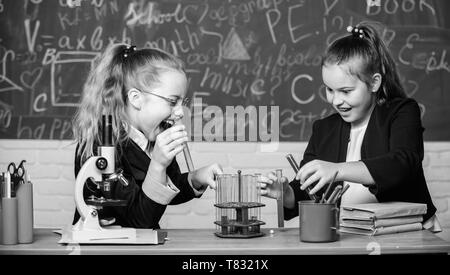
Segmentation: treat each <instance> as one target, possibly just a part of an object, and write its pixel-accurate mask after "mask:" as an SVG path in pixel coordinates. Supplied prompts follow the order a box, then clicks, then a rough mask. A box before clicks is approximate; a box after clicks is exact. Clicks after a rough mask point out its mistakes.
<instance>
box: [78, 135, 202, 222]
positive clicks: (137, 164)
mask: <svg viewBox="0 0 450 275" xmlns="http://www.w3.org/2000/svg"><path fill="white" fill-rule="evenodd" d="M119 148H120V147H119ZM77 150H78V146H77ZM118 151H119V153H118V154H117V155H120V158H118V157H117V156H116V167H117V168H122V169H123V175H124V176H125V178H126V179H127V180H128V181H129V185H128V186H127V187H124V186H122V185H121V184H115V186H114V188H113V189H112V190H111V191H112V194H114V199H122V200H126V201H127V202H128V204H127V206H124V207H104V208H103V209H102V211H100V212H99V216H100V218H110V217H113V218H115V219H116V222H115V223H114V224H115V225H121V226H124V227H134V228H154V229H158V228H160V227H159V224H158V223H159V220H160V219H161V217H162V215H163V213H164V211H165V210H166V207H167V206H166V205H162V204H159V203H157V202H155V201H153V200H151V199H150V198H149V197H147V195H145V193H144V192H143V191H142V188H141V187H142V183H143V181H144V179H145V176H146V175H147V170H148V166H149V164H150V161H151V160H150V158H149V157H148V155H147V154H146V153H145V152H144V151H142V149H141V148H139V146H138V145H137V144H136V143H135V142H134V141H132V140H131V139H127V140H126V141H125V142H123V144H122V149H121V150H118ZM120 152H122V153H120ZM80 169H81V165H80V157H77V156H75V176H76V175H77V174H78V172H79V171H80ZM166 172H167V175H168V177H169V178H170V179H171V180H172V183H173V184H174V185H175V186H176V187H177V188H178V189H180V192H179V193H178V194H177V195H176V196H175V197H174V198H173V199H172V201H171V202H170V203H169V204H170V205H175V204H181V203H184V202H187V201H189V200H191V199H192V198H194V197H195V194H194V191H193V190H192V187H191V186H190V184H189V182H188V179H187V177H188V173H183V174H182V173H181V172H180V168H179V166H178V163H177V162H176V159H175V158H174V160H173V161H172V163H171V164H170V165H169V166H168V167H167V170H166ZM91 189H92V188H91ZM92 194H93V192H91V191H90V190H89V189H88V188H87V186H86V184H85V188H84V194H83V195H84V198H87V197H89V196H90V195H92ZM94 195H96V196H100V195H102V194H98V193H97V194H94ZM79 218H80V215H79V213H78V211H77V210H76V209H75V216H74V220H73V224H75V223H76V222H77V221H78V219H79Z"/></svg>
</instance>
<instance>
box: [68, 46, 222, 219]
mask: <svg viewBox="0 0 450 275" xmlns="http://www.w3.org/2000/svg"><path fill="white" fill-rule="evenodd" d="M186 90H187V78H186V75H185V72H184V67H183V63H182V62H181V60H180V59H178V58H177V57H175V56H172V55H170V54H169V53H166V52H163V51H161V50H157V49H136V47H135V46H129V45H124V44H112V45H110V46H108V47H107V48H106V49H105V50H104V52H103V53H102V54H101V55H100V56H99V57H98V58H97V59H96V60H95V62H94V66H93V68H92V69H91V71H90V72H89V75H88V78H87V80H86V83H85V85H84V87H83V93H82V99H81V103H80V106H79V108H78V111H77V113H76V115H75V117H74V121H73V127H74V129H73V130H74V135H75V140H76V142H77V149H76V156H75V175H77V174H78V172H79V170H80V168H81V166H82V164H83V163H84V162H85V161H86V160H87V159H88V158H89V157H91V156H93V155H96V153H97V152H96V150H97V147H98V146H99V144H100V142H101V139H100V129H101V127H102V125H101V123H102V115H105V114H106V115H112V117H113V133H112V137H113V143H114V144H115V149H116V154H115V156H116V167H117V168H121V169H122V170H123V175H124V176H125V178H126V179H127V180H128V182H129V185H128V186H126V187H124V186H120V185H119V184H116V188H114V190H111V191H112V192H111V193H112V194H115V199H121V200H126V201H127V206H125V207H105V208H104V209H102V210H101V211H100V213H99V215H100V220H101V221H102V220H109V221H111V223H113V224H115V225H121V226H125V227H135V228H159V224H158V223H159V220H160V218H161V216H162V215H163V213H164V211H165V209H166V206H167V205H168V204H180V203H184V202H186V201H189V200H191V199H192V198H194V197H200V196H201V195H202V194H203V192H204V191H205V190H206V188H207V187H208V186H210V187H211V188H215V182H214V176H215V175H216V174H221V173H222V169H221V167H220V166H219V165H218V164H213V165H209V166H206V167H203V168H200V169H198V170H195V171H192V172H189V173H181V171H180V168H179V166H178V164H177V161H176V155H177V154H179V153H180V152H182V150H183V148H184V146H185V144H186V142H187V140H188V137H187V132H186V130H185V127H184V125H182V124H177V125H175V126H173V127H170V128H167V127H164V125H167V124H175V123H176V122H177V121H179V120H181V119H182V117H183V105H184V103H185V102H186V99H185V95H186ZM87 184H88V183H87ZM87 184H86V185H85V192H84V195H85V198H87V197H89V196H91V195H94V196H102V194H97V193H96V192H98V191H95V188H94V190H93V188H88V186H87ZM78 219H79V214H78V213H77V212H76V213H75V218H74V223H76V222H77V220H78Z"/></svg>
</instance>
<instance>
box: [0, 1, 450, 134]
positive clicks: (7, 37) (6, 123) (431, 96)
mask: <svg viewBox="0 0 450 275" xmlns="http://www.w3.org/2000/svg"><path fill="white" fill-rule="evenodd" d="M376 2H377V1H369V2H368V1H364V0H358V1H355V0H347V1H345V0H298V1H294V0H290V1H288V0H228V1H225V0H211V1H206V0H168V1H144V0H135V1H130V0H128V1H124V0H120V1H119V0H79V1H77V0H59V1H58V0H45V1H43V0H34V1H32V0H14V1H13V0H0V26H1V27H0V64H1V67H0V69H1V71H0V138H1V139H56V140H60V139H71V138H72V132H71V118H72V116H73V114H74V111H75V110H76V107H77V105H78V103H79V101H80V93H81V89H82V85H83V82H84V80H85V77H86V75H87V72H88V71H89V68H90V67H91V65H92V61H93V59H94V58H95V57H96V56H97V55H98V54H99V52H101V50H102V49H104V48H105V47H106V46H107V45H108V44H109V43H112V42H126V43H129V44H133V45H136V46H137V47H138V48H140V47H158V48H161V49H164V50H166V51H169V52H171V53H174V54H176V55H177V56H179V57H181V59H183V61H184V62H185V63H186V67H187V73H188V77H189V81H190V85H189V91H188V95H189V96H191V97H194V98H195V99H196V102H197V103H198V102H200V101H201V103H202V105H201V106H200V109H198V108H197V109H198V110H199V112H198V111H194V110H193V108H194V107H192V113H193V114H195V115H196V116H200V121H203V124H204V125H206V124H207V123H208V122H209V120H210V119H212V118H213V117H214V116H212V115H211V114H210V113H209V115H208V112H216V113H215V114H217V112H218V110H220V111H221V112H222V113H223V115H224V117H225V119H224V121H225V122H226V121H228V119H233V118H227V115H226V111H227V106H228V107H229V106H242V107H243V108H247V109H246V110H248V113H249V116H248V118H249V119H246V120H245V123H244V126H246V127H250V126H252V125H255V124H257V126H258V127H259V128H258V129H259V130H260V129H261V127H263V125H262V124H261V123H264V119H263V118H266V116H267V115H265V113H264V110H266V111H267V112H269V113H270V112H271V111H276V110H278V116H279V119H278V120H277V124H278V126H279V139H280V140H281V141H306V140H308V138H309V136H310V134H311V125H312V123H313V122H314V121H315V120H316V119H319V118H321V117H324V116H327V115H329V114H331V113H332V112H333V111H332V109H331V108H330V106H329V105H328V104H327V103H326V102H325V100H324V88H323V85H322V81H321V73H320V72H321V69H320V56H321V54H322V53H323V51H324V49H325V48H326V46H327V44H329V43H330V42H331V41H332V40H333V39H334V38H336V37H338V36H340V35H343V34H345V29H346V27H347V26H348V25H354V24H356V23H358V22H360V21H377V22H380V23H381V24H382V26H383V37H384V38H385V40H386V41H387V42H388V43H389V48H390V49H391V50H392V53H393V54H394V57H395V61H396V62H397V64H398V66H399V70H400V73H401V78H402V82H403V84H404V86H405V87H406V89H407V92H408V95H409V96H410V97H413V98H415V99H416V100H417V101H418V102H419V103H420V106H421V108H422V119H423V123H424V126H425V128H426V131H425V133H424V137H425V140H427V141H439V140H447V141H448V140H450V90H449V88H450V65H449V59H450V54H447V51H448V50H449V47H450V43H449V42H450V20H449V19H448V18H449V16H448V12H449V11H450V1H448V0H389V1H388V0H381V1H379V4H380V6H377V5H376V4H377V3H376ZM368 3H372V4H373V5H368ZM276 106H277V109H276V108H275V107H276ZM208 107H209V109H208ZM249 107H253V108H254V109H252V110H253V113H252V112H250V109H249ZM211 108H212V109H211ZM211 110H213V111H211ZM250 114H255V116H253V117H252V116H251V115H250ZM273 114H275V113H273ZM262 117H263V118H262ZM274 117H275V115H274ZM193 119H194V118H193ZM261 121H263V122H261ZM224 124H225V123H224ZM270 125H271V126H272V124H270ZM241 126H242V125H241V124H239V125H235V128H236V133H235V136H239V133H238V132H239V131H238V130H237V128H239V127H241ZM223 127H224V128H223V131H218V132H216V134H217V133H219V135H225V134H226V133H228V132H229V130H230V129H231V128H226V126H225V125H224V126H223ZM203 130H204V129H203ZM231 130H233V129H231ZM227 131H228V132H227ZM191 134H192V138H193V139H195V137H197V138H198V137H199V136H200V140H202V139H203V140H205V138H204V137H203V138H202V137H201V134H202V128H199V129H192V131H191ZM241 134H242V132H241ZM244 134H245V132H244ZM253 138H256V139H257V140H262V139H261V137H260V136H258V135H257V136H256V137H251V136H250V135H248V136H247V137H246V138H245V139H244V140H252V139H253ZM195 140H198V139H195ZM215 140H220V139H218V138H217V139H215ZM222 140H232V139H229V138H225V137H224V138H223V139H222ZM234 140H239V139H237V138H236V139H234Z"/></svg>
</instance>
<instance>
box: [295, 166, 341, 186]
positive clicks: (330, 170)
mask: <svg viewBox="0 0 450 275" xmlns="http://www.w3.org/2000/svg"><path fill="white" fill-rule="evenodd" d="M338 171H339V164H338V163H334V162H328V161H322V160H313V161H310V162H308V163H306V164H305V165H303V167H302V168H300V170H299V171H298V173H297V176H296V177H295V178H296V179H297V180H300V185H301V187H300V189H301V190H305V189H306V188H307V187H308V186H310V185H311V184H313V183H315V182H317V184H316V185H315V186H314V188H312V189H311V191H310V192H309V193H310V194H314V193H316V192H317V191H319V190H320V189H321V188H322V187H324V186H325V185H327V184H329V183H331V182H332V181H333V180H336V178H335V175H336V174H337V173H338ZM310 187H312V186H310Z"/></svg>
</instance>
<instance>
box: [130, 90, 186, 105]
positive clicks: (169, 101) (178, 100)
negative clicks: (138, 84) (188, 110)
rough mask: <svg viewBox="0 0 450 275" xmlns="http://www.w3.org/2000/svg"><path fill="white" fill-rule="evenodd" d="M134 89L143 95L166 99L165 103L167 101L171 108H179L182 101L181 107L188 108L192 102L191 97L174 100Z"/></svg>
mask: <svg viewBox="0 0 450 275" xmlns="http://www.w3.org/2000/svg"><path fill="white" fill-rule="evenodd" d="M133 89H134V90H136V91H138V92H141V93H146V94H151V95H154V96H157V97H159V98H161V99H164V100H165V101H167V102H168V103H169V104H170V106H171V107H175V106H177V104H178V102H180V101H181V106H187V105H189V102H190V100H191V99H190V98H189V97H184V98H180V99H173V98H169V97H165V96H162V95H158V94H155V93H153V92H148V91H141V90H138V89H136V88H133Z"/></svg>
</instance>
